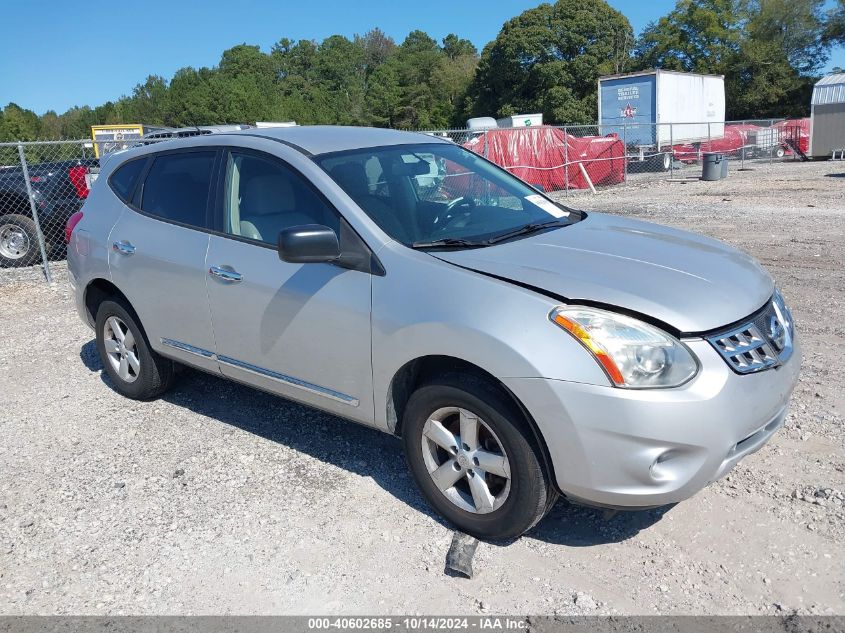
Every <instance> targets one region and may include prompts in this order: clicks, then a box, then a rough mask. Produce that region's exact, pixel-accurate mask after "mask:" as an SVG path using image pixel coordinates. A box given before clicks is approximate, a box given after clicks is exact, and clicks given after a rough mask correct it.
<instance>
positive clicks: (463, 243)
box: [411, 237, 487, 248]
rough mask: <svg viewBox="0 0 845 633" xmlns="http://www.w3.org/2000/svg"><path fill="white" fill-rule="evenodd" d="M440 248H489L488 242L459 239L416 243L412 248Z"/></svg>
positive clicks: (451, 238)
mask: <svg viewBox="0 0 845 633" xmlns="http://www.w3.org/2000/svg"><path fill="white" fill-rule="evenodd" d="M438 246H444V247H448V246H487V242H473V241H472V240H463V239H460V238H457V237H444V238H442V239H439V240H431V241H430V242H414V243H413V244H411V248H437V247H438Z"/></svg>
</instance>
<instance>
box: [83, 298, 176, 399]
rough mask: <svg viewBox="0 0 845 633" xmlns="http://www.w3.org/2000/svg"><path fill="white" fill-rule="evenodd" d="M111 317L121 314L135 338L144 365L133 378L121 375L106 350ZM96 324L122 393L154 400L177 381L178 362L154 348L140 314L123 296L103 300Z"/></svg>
mask: <svg viewBox="0 0 845 633" xmlns="http://www.w3.org/2000/svg"><path fill="white" fill-rule="evenodd" d="M111 317H117V319H119V320H120V321H122V322H123V324H125V326H126V327H127V329H128V330H129V331H131V333H132V336H133V338H134V343H135V350H136V357H137V359H138V361H139V366H140V368H139V370H138V372H137V375H136V376H135V377H134V379H132V380H131V381H130V380H125V379H124V378H121V376H120V375H119V374H118V371H117V370H116V369H115V368H114V367H113V366H112V363H111V361H110V360H109V357H108V354H107V352H106V342H105V337H106V329H107V327H106V322H107V321H108V320H109V319H110V318H111ZM95 327H96V333H97V350H98V351H99V352H100V360H101V361H102V363H103V369H104V371H105V372H106V373H107V374H108V376H109V378H111V380H112V383H113V384H114V387H115V389H116V390H117V391H118V393H120V394H121V395H124V396H126V397H127V398H132V399H133V400H152V399H154V398H157V397H158V396H160V395H161V394H163V393H164V392H165V391H167V390H168V389H169V388H170V386H171V385H172V384H173V377H174V363H173V361H172V360H170V359H168V358H164V357H163V356H161V355H159V354H157V353H156V352H154V351H153V350H152V348H151V347H150V342H149V340H147V335H146V333H145V332H144V329H143V328H142V327H141V324H140V320H139V319H138V316H137V315H136V314H135V311H134V310H133V309H132V307H131V306H129V304H128V303H126V302H125V301H124V300H123V299H121V298H119V297H113V298H111V299H107V300H105V301H103V302H102V303H101V304H100V307H99V309H98V310H97V320H96V325H95Z"/></svg>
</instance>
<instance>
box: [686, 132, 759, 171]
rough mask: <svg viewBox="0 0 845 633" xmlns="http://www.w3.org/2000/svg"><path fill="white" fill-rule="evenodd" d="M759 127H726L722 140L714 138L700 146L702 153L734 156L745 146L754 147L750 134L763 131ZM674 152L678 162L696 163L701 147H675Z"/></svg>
mask: <svg viewBox="0 0 845 633" xmlns="http://www.w3.org/2000/svg"><path fill="white" fill-rule="evenodd" d="M761 129H764V128H761V127H760V126H757V125H752V124H751V123H737V124H729V125H725V135H724V137H722V138H714V139H713V140H711V141H704V142H703V143H701V144H700V151H701V153H704V154H711V153H717V152H718V153H720V154H734V153H737V152H739V150H741V149H742V147H743V146H748V145H753V143H750V142H749V140H748V134H749V133H750V132H756V131H757V130H761ZM672 152H673V153H674V155H675V159H676V160H680V161H682V162H685V163H689V162H695V161H697V160H698V154H699V147H697V146H695V145H693V144H692V143H685V144H683V145H674V146H673V147H672Z"/></svg>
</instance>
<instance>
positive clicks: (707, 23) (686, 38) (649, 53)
mask: <svg viewBox="0 0 845 633" xmlns="http://www.w3.org/2000/svg"><path fill="white" fill-rule="evenodd" d="M742 25H743V18H742V15H741V11H740V7H739V5H738V3H737V2H736V0H679V2H678V3H677V5H676V6H675V8H674V9H673V10H672V11H671V12H670V13H669V14H668V15H666V16H664V17H662V18H660V19H659V20H658V21H657V22H653V23H651V24H650V25H649V26H648V27H646V29H645V30H644V31H643V33H642V35H641V36H640V41H639V43H638V45H637V49H636V55H637V58H638V61H639V66H640V67H642V68H663V69H666V70H681V71H685V72H695V73H714V74H725V73H727V71H728V70H729V68H730V65H731V64H732V63H733V62H734V60H735V58H736V55H737V54H738V53H739V47H740V43H741V41H742Z"/></svg>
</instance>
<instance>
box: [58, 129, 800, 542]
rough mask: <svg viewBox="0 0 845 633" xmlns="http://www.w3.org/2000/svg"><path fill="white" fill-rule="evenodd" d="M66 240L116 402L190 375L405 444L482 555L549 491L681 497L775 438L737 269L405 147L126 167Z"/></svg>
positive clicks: (306, 144) (737, 259)
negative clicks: (230, 383) (194, 371)
mask: <svg viewBox="0 0 845 633" xmlns="http://www.w3.org/2000/svg"><path fill="white" fill-rule="evenodd" d="M68 233H69V235H70V240H71V241H70V245H69V248H68V261H69V266H70V272H71V280H72V284H73V286H74V289H75V294H76V304H77V307H78V310H79V314H80V315H81V316H82V319H83V320H84V321H85V322H86V323H88V324H89V325H90V326H91V327H92V328H94V330H95V332H96V338H97V347H98V349H99V352H100V355H101V357H102V361H103V366H104V367H105V371H106V372H107V374H108V376H109V378H110V379H111V381H112V382H113V384H114V387H115V389H117V390H118V391H119V392H120V393H122V394H124V395H126V396H128V397H130V398H137V399H149V398H155V397H157V396H159V395H160V394H161V393H162V392H163V391H165V390H166V389H167V388H169V387H170V385H171V383H172V382H173V378H174V366H175V365H176V364H177V363H181V364H184V365H190V366H192V367H196V368H199V369H202V370H205V371H208V372H210V373H213V374H215V375H222V376H225V377H227V378H230V379H232V380H236V381H238V382H242V383H246V384H248V385H252V386H254V387H256V388H258V389H263V390H266V391H270V392H272V393H276V394H279V395H281V396H284V397H286V398H290V399H293V400H297V401H299V402H303V403H306V404H308V405H312V406H314V407H318V408H320V409H324V410H326V411H330V412H331V413H334V414H336V415H339V416H342V417H344V418H348V419H350V420H354V421H356V422H360V423H363V424H366V425H369V426H372V427H375V428H377V429H380V430H382V431H385V432H388V433H392V434H395V435H397V436H400V437H401V438H402V442H403V445H404V450H405V455H406V457H407V461H408V465H409V467H410V470H411V472H412V473H413V476H414V478H415V479H416V482H417V484H418V485H419V487H420V490H421V491H422V493H423V495H424V496H425V498H426V499H427V500H428V502H429V503H430V504H431V505H432V506H433V507H434V508H435V509H436V510H437V511H438V512H439V513H440V514H442V515H443V516H444V517H446V518H447V519H448V520H450V521H451V522H452V523H454V524H455V525H457V526H458V527H459V528H460V529H461V530H464V531H465V532H468V533H471V534H474V535H477V536H479V537H483V538H510V537H515V536H517V535H519V534H522V533H523V532H524V531H526V530H528V529H529V528H531V527H532V526H533V525H535V524H536V523H537V522H538V521H539V520H540V519H541V518H542V517H543V515H544V514H545V513H546V512H547V511H548V510H549V509H550V508H551V506H552V504H553V503H554V502H555V500H556V499H557V497H558V495H563V496H565V497H566V498H567V499H569V500H571V501H575V502H580V503H586V504H592V505H597V506H602V507H610V508H624V509H632V508H643V507H653V506H658V505H663V504H669V503H674V502H677V501H680V500H682V499H686V498H688V497H689V496H691V495H692V494H694V493H695V492H696V491H698V490H700V489H701V488H702V487H704V486H706V485H707V484H709V483H710V482H712V481H714V480H716V479H718V478H719V477H721V476H722V475H724V474H725V473H726V472H728V471H729V470H730V469H731V468H732V467H733V466H734V465H735V464H736V463H737V462H738V461H739V460H740V459H742V458H743V457H744V456H745V455H748V454H749V453H751V452H753V451H755V450H757V449H759V448H760V447H761V446H762V445H763V444H764V443H765V442H766V441H767V440H768V439H769V438H770V437H771V436H772V434H773V433H774V432H775V431H776V430H777V429H778V428H779V427H780V426H781V424H783V420H784V416H785V412H786V407H787V402H788V400H789V397H790V394H791V393H792V390H793V387H794V386H795V383H796V380H797V378H798V370H799V366H800V364H801V355H800V351H799V348H798V344H797V342H796V339H795V335H794V331H793V323H792V316H791V315H790V312H789V310H788V309H787V307H786V305H785V303H784V301H783V298H782V297H781V295H780V293H779V292H778V291H777V290H776V289H775V287H774V284H773V283H772V279H771V278H770V277H769V275H768V274H767V273H766V272H765V271H764V270H763V269H762V268H761V267H760V266H759V265H758V264H757V263H756V262H755V261H754V260H752V259H751V258H750V257H748V256H747V255H745V254H743V253H741V252H739V251H737V250H735V249H733V248H731V247H729V246H726V245H724V244H722V243H720V242H717V241H714V240H712V239H708V238H705V237H700V236H698V235H695V234H692V233H686V232H684V231H678V230H674V229H669V228H664V227H661V226H656V225H653V224H648V223H644V222H639V221H634V220H629V219H623V218H619V217H614V216H608V215H603V214H600V213H585V212H583V211H576V210H573V209H569V208H566V207H564V206H561V205H560V204H559V203H557V202H554V201H552V200H551V199H549V198H548V197H546V196H545V195H544V194H543V193H541V192H539V191H537V190H535V189H533V188H532V187H530V186H529V185H527V184H525V183H524V182H522V181H520V180H519V179H517V178H515V177H514V176H512V175H510V174H509V173H507V172H506V171H504V170H502V169H500V168H499V167H497V166H496V165H493V164H492V163H490V162H488V161H486V160H484V159H483V158H481V157H480V156H478V155H476V154H474V153H472V152H469V151H467V150H465V149H463V148H461V147H459V146H457V145H455V144H453V143H450V142H448V141H444V140H442V139H437V138H433V137H430V136H425V135H420V134H412V133H407V132H397V131H391V130H382V129H362V128H343V127H296V128H282V129H266V130H248V131H243V132H236V133H222V134H214V135H208V136H197V137H193V138H188V139H181V140H174V141H167V142H164V143H160V144H155V145H152V146H148V147H141V148H135V149H131V150H128V151H124V152H119V153H116V154H115V155H113V156H112V157H111V158H110V159H109V160H108V161H107V163H106V164H105V165H104V166H103V167H102V172H101V175H100V178H99V179H98V180H97V183H96V186H95V187H94V188H93V191H92V192H91V195H90V197H89V198H88V201H87V202H86V204H85V206H84V208H83V209H82V211H81V212H80V213H78V214H76V215H75V216H74V217H73V218H72V219H71V221H70V222H69V224H68Z"/></svg>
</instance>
